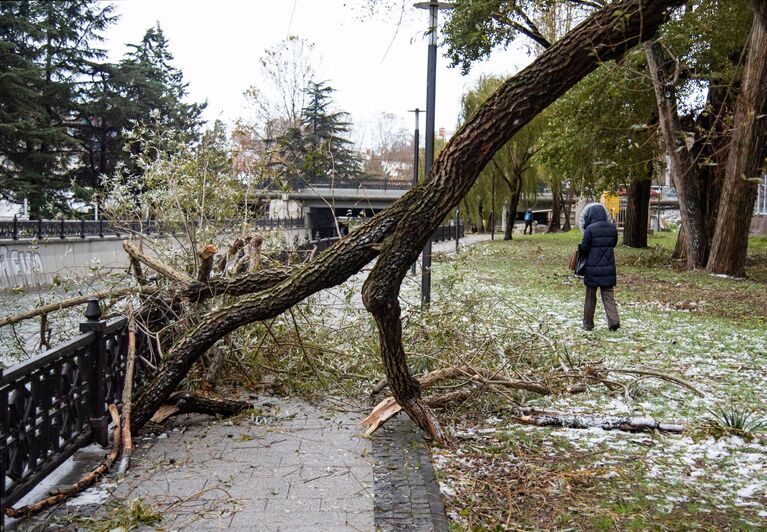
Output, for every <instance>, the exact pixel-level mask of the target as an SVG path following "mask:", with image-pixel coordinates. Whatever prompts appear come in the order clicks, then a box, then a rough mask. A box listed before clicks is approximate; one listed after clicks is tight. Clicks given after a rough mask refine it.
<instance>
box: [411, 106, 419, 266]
mask: <svg viewBox="0 0 767 532" xmlns="http://www.w3.org/2000/svg"><path fill="white" fill-rule="evenodd" d="M408 113H415V133H413V186H416V185H417V184H418V164H419V162H420V161H419V158H420V155H421V153H420V151H421V147H420V143H421V133H420V131H419V130H418V127H419V125H420V123H421V121H420V114H421V109H419V108H418V107H416V108H415V109H411V110H410V111H408ZM416 262H417V261H416ZM410 273H412V274H413V275H415V262H414V263H413V265H412V266H410Z"/></svg>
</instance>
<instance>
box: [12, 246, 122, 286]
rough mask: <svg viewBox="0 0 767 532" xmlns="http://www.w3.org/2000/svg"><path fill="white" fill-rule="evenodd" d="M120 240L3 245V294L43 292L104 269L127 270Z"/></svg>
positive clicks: (90, 275)
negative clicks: (60, 281)
mask: <svg viewBox="0 0 767 532" xmlns="http://www.w3.org/2000/svg"><path fill="white" fill-rule="evenodd" d="M127 266H128V258H127V255H126V254H125V251H123V248H122V239H119V238H84V239H70V240H46V241H42V242H38V243H37V245H34V243H33V242H32V241H29V240H15V241H5V242H2V243H0V290H10V289H14V288H42V287H45V286H48V285H50V284H51V283H52V282H53V280H54V278H56V277H57V276H58V277H60V278H63V277H66V278H75V279H84V278H88V277H92V276H93V275H94V274H95V273H96V272H97V271H98V270H99V269H100V268H127Z"/></svg>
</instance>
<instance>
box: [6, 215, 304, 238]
mask: <svg viewBox="0 0 767 532" xmlns="http://www.w3.org/2000/svg"><path fill="white" fill-rule="evenodd" d="M211 223H215V222H211ZM193 224H194V226H199V223H198V222H193ZM240 224H241V222H239V221H234V220H227V221H225V222H222V223H221V225H222V226H224V227H226V226H236V225H240ZM252 225H253V227H254V228H256V229H258V228H260V229H300V228H303V227H304V219H303V218H260V219H257V220H255V221H253V222H252ZM185 228H186V225H185V223H184V222H167V221H158V220H147V221H104V220H19V219H18V218H16V217H14V218H13V220H3V221H0V240H19V239H25V238H29V239H32V238H36V239H38V240H42V239H45V238H47V239H67V238H86V237H98V238H104V237H105V236H112V237H119V236H121V235H126V234H129V233H134V234H144V235H152V234H156V235H163V234H171V235H172V234H178V233H181V232H183V231H184V230H185Z"/></svg>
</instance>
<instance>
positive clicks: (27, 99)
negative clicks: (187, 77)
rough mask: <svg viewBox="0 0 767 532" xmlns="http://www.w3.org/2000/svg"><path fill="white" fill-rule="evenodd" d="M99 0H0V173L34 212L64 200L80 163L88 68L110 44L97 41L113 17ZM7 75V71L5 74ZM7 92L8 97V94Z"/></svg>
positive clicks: (11, 194)
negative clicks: (0, 112)
mask: <svg viewBox="0 0 767 532" xmlns="http://www.w3.org/2000/svg"><path fill="white" fill-rule="evenodd" d="M112 10H113V7H112V6H111V5H103V4H100V3H99V2H96V1H95V0H61V1H57V2H35V1H29V0H19V1H8V2H5V1H4V2H2V4H1V5H0V13H2V27H1V28H0V32H2V35H3V39H2V40H3V44H2V50H3V51H2V58H1V59H0V62H1V63H2V69H3V72H4V74H7V79H9V80H12V82H11V83H10V84H8V85H5V84H3V85H5V86H4V87H3V88H2V89H0V90H2V91H3V102H6V101H8V102H13V103H12V104H11V105H9V106H8V107H7V108H6V109H4V111H5V113H4V116H3V117H2V121H3V123H4V124H15V125H14V126H11V127H6V128H4V129H3V131H2V133H0V135H2V140H0V145H1V146H2V150H3V151H2V153H0V159H1V160H2V172H3V173H2V180H3V182H4V183H7V185H8V186H7V187H4V194H5V195H6V197H8V198H9V199H11V200H13V201H21V199H22V198H27V199H29V200H30V211H31V214H32V215H33V216H39V215H42V214H51V213H50V212H44V211H45V210H46V209H47V205H48V204H49V203H50V202H52V201H54V202H56V201H58V202H59V204H60V206H61V200H63V193H64V191H65V189H67V188H68V185H69V179H70V177H71V176H72V175H73V174H74V172H75V171H76V169H77V168H78V166H79V164H78V162H77V159H78V155H79V143H78V142H77V138H76V131H77V130H78V128H79V127H80V125H81V123H82V121H81V111H80V108H81V105H82V103H83V96H84V94H85V93H86V89H87V86H88V76H89V75H90V74H91V73H92V71H93V68H94V65H95V64H96V61H97V60H98V59H100V58H102V57H103V56H104V52H103V51H102V50H99V49H97V48H94V47H93V44H94V43H96V42H98V41H100V40H101V36H100V32H101V31H103V30H104V29H105V28H106V27H107V26H108V25H109V24H110V23H111V22H112V21H113V20H114V17H113V16H112V15H111V12H112ZM4 77H6V76H4ZM6 97H7V98H8V99H6Z"/></svg>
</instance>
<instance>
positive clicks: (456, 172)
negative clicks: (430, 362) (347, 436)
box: [133, 0, 683, 442]
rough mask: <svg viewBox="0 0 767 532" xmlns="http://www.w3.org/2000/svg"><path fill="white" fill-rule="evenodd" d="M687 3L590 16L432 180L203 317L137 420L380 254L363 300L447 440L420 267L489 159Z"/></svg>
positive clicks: (393, 373)
mask: <svg viewBox="0 0 767 532" xmlns="http://www.w3.org/2000/svg"><path fill="white" fill-rule="evenodd" d="M682 3H683V0H656V1H654V2H647V1H645V0H623V1H621V2H616V3H615V4H612V5H610V6H609V7H607V8H605V9H603V10H601V11H599V12H597V13H595V14H594V15H592V16H591V17H589V18H588V19H587V20H585V21H584V22H583V23H582V24H581V25H579V26H578V27H577V28H575V29H574V30H573V31H571V32H570V33H568V34H567V35H566V36H565V37H563V38H562V39H561V40H560V41H559V42H558V43H557V44H555V45H554V46H552V47H551V48H550V49H549V50H547V51H546V52H544V53H543V54H541V55H540V56H539V57H538V59H536V61H535V62H533V63H532V64H531V65H530V66H528V67H527V68H525V69H524V70H522V71H521V72H520V73H519V74H517V75H516V76H514V77H513V78H511V79H509V80H507V81H506V82H505V83H504V84H503V85H502V86H501V87H500V88H499V89H498V91H496V93H495V94H493V95H492V96H491V97H490V98H489V99H488V100H487V102H486V103H485V104H484V105H483V106H482V107H481V108H480V109H479V111H478V112H477V113H476V115H475V116H474V118H472V119H471V120H470V121H469V122H467V123H466V124H465V125H464V126H463V127H462V128H461V129H460V130H459V131H458V132H457V133H456V134H455V135H454V136H453V138H452V139H451V141H450V142H449V143H448V144H447V146H446V147H445V148H444V150H443V151H442V152H441V153H440V156H439V159H438V160H437V161H436V163H435V164H434V167H433V169H432V172H431V175H430V176H428V178H427V179H426V180H424V181H422V182H421V183H419V184H418V185H416V186H415V187H413V188H412V189H410V191H408V192H407V193H406V194H405V195H404V196H402V198H400V199H399V200H398V201H396V202H395V203H393V204H392V205H391V206H390V207H389V208H388V209H386V210H384V211H382V212H380V213H378V214H377V215H376V216H374V217H373V218H371V219H370V220H369V221H368V222H367V223H365V224H364V225H363V226H362V227H360V228H359V229H358V230H356V231H355V232H354V233H352V234H350V235H348V236H346V237H344V238H342V239H341V240H339V241H338V242H336V243H335V244H334V245H333V246H332V247H331V248H330V249H329V250H327V251H326V252H324V253H322V254H320V255H318V256H317V257H316V258H314V259H313V260H312V261H311V262H309V263H307V264H306V265H304V266H302V267H300V268H297V269H296V270H295V271H294V272H293V273H291V274H290V276H289V277H287V278H285V279H284V280H283V281H281V282H279V283H278V284H276V285H274V286H272V287H270V288H267V289H265V290H263V291H261V292H258V293H255V294H253V295H250V296H248V297H244V298H242V299H240V300H239V301H237V302H236V303H235V304H233V305H231V306H228V307H225V308H221V309H218V310H215V311H213V312H210V313H209V314H207V315H206V316H205V317H203V319H202V321H201V323H200V324H199V325H198V326H197V327H196V328H195V329H194V330H193V331H191V332H190V333H188V334H187V335H186V336H185V337H184V338H182V339H181V340H180V341H179V342H178V343H177V344H176V345H175V346H174V347H173V348H172V349H171V350H170V351H169V353H168V354H167V357H166V360H165V364H164V365H163V368H162V369H161V371H160V372H159V374H158V375H157V377H156V378H155V379H154V380H153V381H152V382H151V383H149V385H148V386H147V387H146V388H145V389H144V392H143V393H142V394H141V397H140V398H139V401H137V404H136V408H135V409H134V412H133V415H134V422H135V424H136V426H140V425H141V424H142V423H145V422H146V421H147V420H149V418H150V417H151V416H152V414H153V413H154V411H155V410H156V409H157V408H158V407H159V406H160V405H161V404H162V403H163V401H164V400H165V399H166V398H167V397H168V396H169V395H170V393H171V392H173V390H174V389H175V388H176V386H178V384H179V383H180V382H181V380H182V379H183V378H184V376H185V375H186V373H187V371H188V370H189V368H190V367H191V365H192V364H193V363H194V361H195V360H196V359H197V358H198V357H199V356H200V355H201V354H202V353H204V352H205V351H206V350H207V349H209V348H210V347H211V346H212V345H213V344H214V343H215V342H216V341H217V340H218V339H220V338H222V337H224V336H226V335H227V334H229V333H231V332H232V331H234V330H235V329H237V328H238V327H240V326H243V325H246V324H248V323H252V322H255V321H259V320H264V319H269V318H272V317H274V316H277V315H278V314H280V313H282V312H283V311H285V310H287V309H288V308H290V307H291V306H293V305H295V304H296V303H298V302H299V301H301V300H303V299H304V298H306V297H307V296H309V295H311V294H313V293H315V292H317V291H319V290H322V289H324V288H330V287H332V286H335V285H338V284H340V283H342V282H344V281H346V280H347V279H348V278H349V277H351V276H352V275H354V274H355V273H357V272H358V271H359V270H360V269H361V268H362V267H363V266H365V265H366V264H368V263H369V262H370V261H371V260H372V259H373V258H374V257H376V255H379V257H378V260H377V261H376V264H375V266H374V268H373V271H372V272H371V273H370V275H369V276H368V279H367V280H366V282H365V285H364V288H363V301H364V302H365V306H366V307H367V308H368V310H370V312H371V313H372V314H373V316H374V318H375V320H376V323H377V325H378V327H379V337H380V338H381V357H382V359H383V361H384V368H385V369H386V372H387V378H388V379H389V382H390V383H391V385H392V392H393V394H394V396H395V397H396V398H397V400H398V402H400V404H401V405H402V407H403V408H404V409H405V410H406V411H407V412H408V414H410V415H411V416H412V417H413V419H414V420H415V421H416V422H417V423H418V424H419V425H420V426H421V428H422V429H424V430H426V431H427V432H429V433H430V434H431V436H432V437H433V438H435V439H436V440H437V441H440V442H442V441H447V435H446V434H445V433H444V431H443V430H442V429H441V427H440V426H439V423H438V422H437V420H436V418H435V417H434V415H433V413H432V412H431V410H430V409H429V408H428V407H427V406H426V405H425V404H424V403H423V401H422V400H421V397H420V390H419V386H418V383H417V381H415V380H414V379H413V378H412V376H411V375H410V372H409V370H408V367H407V360H406V355H405V350H404V348H403V346H402V330H401V321H400V316H399V310H400V308H399V303H398V300H397V298H398V295H399V289H400V283H401V282H402V280H403V279H404V277H405V275H406V273H407V271H408V269H409V267H410V264H412V262H414V261H415V259H416V257H417V256H418V254H419V252H420V251H421V249H423V246H424V244H425V243H426V240H427V239H428V238H429V237H430V235H431V234H432V232H433V231H434V230H435V229H436V227H437V226H438V225H439V224H440V223H441V222H442V220H444V218H445V217H446V216H447V214H448V213H449V212H451V211H452V209H453V207H454V206H455V205H456V204H457V203H458V202H459V201H460V200H461V198H462V197H463V196H464V195H465V194H466V193H467V192H468V191H469V189H470V188H471V186H472V185H473V183H474V182H475V181H476V179H477V176H478V175H479V173H480V171H481V170H482V169H483V168H484V166H485V165H486V164H487V163H488V162H489V161H490V159H491V158H492V157H493V155H494V154H495V153H496V152H497V151H498V150H499V149H500V148H501V147H502V146H503V145H504V144H505V143H506V142H507V141H508V140H509V139H510V138H511V137H512V136H513V135H514V134H515V133H517V132H518V131H519V130H520V129H521V128H522V127H524V126H525V125H526V124H527V123H528V122H529V121H530V120H531V119H532V118H534V117H535V116H536V115H537V114H538V113H540V112H541V111H542V110H543V109H544V108H546V107H547V106H548V105H550V104H551V103H552V102H554V101H555V100H556V99H557V98H559V97H560V96H561V95H562V94H564V93H565V92H566V91H567V90H568V89H570V88H571V87H572V86H573V85H575V84H576V83H577V82H578V81H579V80H580V79H582V78H583V77H584V76H586V75H587V74H589V73H590V72H592V71H594V70H595V69H596V68H597V67H598V66H599V65H601V64H602V63H604V62H605V61H608V60H611V59H616V58H620V57H622V56H623V55H624V54H625V53H626V52H627V51H628V50H630V49H631V48H633V47H634V46H635V45H637V44H638V43H640V42H642V41H643V40H646V39H648V38H650V37H651V36H652V35H653V33H654V32H655V30H656V29H657V28H658V26H659V25H660V24H661V23H663V22H664V21H665V20H666V19H667V18H668V16H669V13H670V8H672V7H675V6H678V5H681V4H682ZM379 253H380V254H379ZM400 399H401V401H400Z"/></svg>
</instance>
